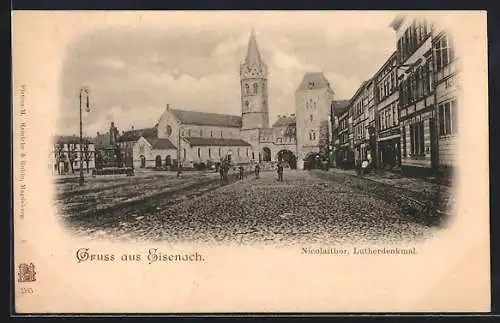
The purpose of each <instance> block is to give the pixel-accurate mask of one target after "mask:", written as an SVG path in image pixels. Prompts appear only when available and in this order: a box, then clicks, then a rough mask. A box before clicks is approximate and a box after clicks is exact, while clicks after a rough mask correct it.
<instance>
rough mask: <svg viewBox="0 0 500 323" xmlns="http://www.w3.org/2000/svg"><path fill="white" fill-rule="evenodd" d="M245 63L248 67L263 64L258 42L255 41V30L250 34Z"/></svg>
mask: <svg viewBox="0 0 500 323" xmlns="http://www.w3.org/2000/svg"><path fill="white" fill-rule="evenodd" d="M245 63H246V64H248V65H257V64H263V62H262V58H261V57H260V52H259V47H258V46H257V40H256V39H255V30H254V29H253V28H252V31H251V33H250V40H249V41H248V50H247V56H246V57H245Z"/></svg>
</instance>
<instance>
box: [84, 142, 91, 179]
mask: <svg viewBox="0 0 500 323" xmlns="http://www.w3.org/2000/svg"><path fill="white" fill-rule="evenodd" d="M83 158H84V160H85V164H86V165H87V173H88V172H89V163H90V160H91V158H92V152H91V151H90V150H89V142H88V141H85V144H84V146H83Z"/></svg>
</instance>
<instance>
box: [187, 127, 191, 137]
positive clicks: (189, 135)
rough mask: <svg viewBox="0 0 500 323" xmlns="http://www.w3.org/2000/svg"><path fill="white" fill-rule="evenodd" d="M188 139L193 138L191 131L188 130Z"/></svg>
mask: <svg viewBox="0 0 500 323" xmlns="http://www.w3.org/2000/svg"><path fill="white" fill-rule="evenodd" d="M188 137H191V129H189V130H188Z"/></svg>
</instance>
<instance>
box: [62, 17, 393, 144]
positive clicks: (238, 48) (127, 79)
mask: <svg viewBox="0 0 500 323" xmlns="http://www.w3.org/2000/svg"><path fill="white" fill-rule="evenodd" d="M393 17H394V13H382V12H371V13H370V12H368V13H356V14H351V13H349V12H342V13H338V12H309V13H304V12H282V13H278V14H277V13H273V14H271V13H266V12H262V13H235V12H227V13H223V14H220V13H219V14H217V15H216V14H211V13H205V15H204V16H202V15H200V14H198V16H197V18H196V19H184V20H180V19H173V18H172V19H170V18H169V16H168V15H165V16H164V17H155V23H154V24H151V25H149V24H148V19H147V16H143V17H141V19H140V23H139V22H138V23H137V24H129V25H127V26H125V25H123V24H116V25H114V24H113V21H107V22H106V24H105V25H103V26H102V27H99V28H94V29H92V30H89V32H88V33H87V34H85V35H84V36H81V37H79V38H78V39H76V40H75V41H74V43H73V44H72V45H71V46H69V47H68V48H67V52H66V58H65V60H64V63H63V70H62V77H61V80H62V89H63V90H62V91H61V93H62V95H63V97H62V100H61V102H62V106H61V107H60V109H59V111H60V116H61V118H60V120H59V125H58V133H64V134H76V133H77V131H78V126H77V125H78V109H77V108H76V109H75V106H76V107H77V106H78V91H79V88H80V87H81V86H82V85H87V86H89V87H90V93H91V110H92V111H91V112H90V113H88V114H87V113H84V132H85V134H87V135H92V136H94V135H95V134H96V132H97V131H100V132H106V131H107V130H108V129H109V123H110V122H111V121H114V122H115V124H116V125H117V127H118V129H119V130H120V131H122V130H128V129H130V128H131V127H132V126H134V127H135V128H136V129H137V128H142V127H152V126H153V125H154V124H155V123H156V122H157V121H158V118H159V117H160V115H161V113H162V112H163V110H164V109H165V106H166V104H167V103H170V104H171V106H172V107H173V108H177V109H189V110H198V111H208V112H218V113H227V114H236V115H238V114H240V113H241V106H240V83H239V65H240V62H241V61H242V60H243V58H244V56H245V54H246V48H247V45H248V39H249V35H250V31H251V28H252V27H253V29H254V30H255V33H256V37H257V43H258V46H259V49H260V52H261V55H262V56H263V59H264V61H265V62H266V63H267V65H268V67H269V110H270V111H269V112H270V119H271V123H272V122H273V121H274V120H275V119H276V116H277V115H278V114H290V113H295V102H294V92H295V90H296V88H297V87H298V85H299V83H300V81H301V79H302V77H303V75H304V73H306V72H317V71H323V72H324V73H325V75H326V77H327V79H328V80H329V81H330V83H331V86H332V88H333V90H334V92H335V96H336V99H349V98H350V97H351V96H352V95H353V94H354V92H355V91H356V89H357V87H358V86H359V85H360V84H361V83H362V81H363V80H365V79H367V78H369V77H370V76H371V75H373V73H374V72H376V71H377V70H378V68H380V66H381V65H382V64H383V63H384V61H385V60H386V59H387V58H388V57H389V56H390V54H391V53H392V52H393V51H394V50H395V44H396V36H395V33H394V31H393V30H392V29H391V28H390V27H389V24H390V22H391V20H392V19H393ZM159 20H160V22H163V23H160V24H159V23H158V21H159Z"/></svg>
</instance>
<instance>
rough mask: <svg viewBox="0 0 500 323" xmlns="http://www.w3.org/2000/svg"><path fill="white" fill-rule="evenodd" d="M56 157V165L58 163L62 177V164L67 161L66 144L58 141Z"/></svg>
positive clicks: (58, 171) (58, 169) (58, 170)
mask: <svg viewBox="0 0 500 323" xmlns="http://www.w3.org/2000/svg"><path fill="white" fill-rule="evenodd" d="M55 155H56V156H55V157H56V163H57V173H58V174H59V175H61V166H60V164H61V162H63V161H64V160H65V157H66V156H65V154H64V143H63V142H62V141H58V142H57V144H56V151H55Z"/></svg>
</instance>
